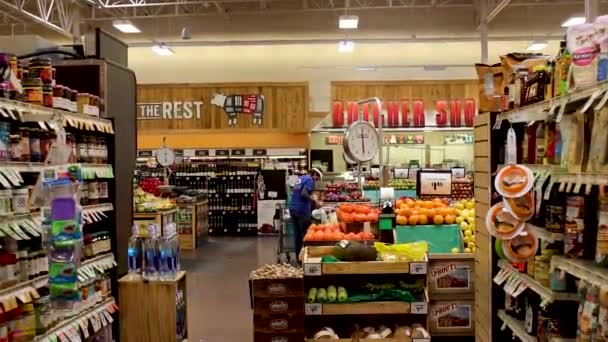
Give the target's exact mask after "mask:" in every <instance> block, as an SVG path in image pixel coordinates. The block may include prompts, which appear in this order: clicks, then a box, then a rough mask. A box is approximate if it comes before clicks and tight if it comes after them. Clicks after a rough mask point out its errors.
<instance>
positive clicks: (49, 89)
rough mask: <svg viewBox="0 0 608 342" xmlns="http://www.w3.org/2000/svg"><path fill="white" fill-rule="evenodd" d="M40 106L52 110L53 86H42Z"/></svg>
mask: <svg viewBox="0 0 608 342" xmlns="http://www.w3.org/2000/svg"><path fill="white" fill-rule="evenodd" d="M42 105H43V106H45V107H48V108H53V86H52V85H50V84H45V85H43V86H42Z"/></svg>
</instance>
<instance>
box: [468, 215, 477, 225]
mask: <svg viewBox="0 0 608 342" xmlns="http://www.w3.org/2000/svg"><path fill="white" fill-rule="evenodd" d="M467 222H469V224H475V217H471V216H469V217H467Z"/></svg>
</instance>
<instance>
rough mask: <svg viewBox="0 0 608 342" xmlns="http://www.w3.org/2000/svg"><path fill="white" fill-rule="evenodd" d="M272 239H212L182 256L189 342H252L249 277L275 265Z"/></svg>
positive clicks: (274, 248)
mask: <svg viewBox="0 0 608 342" xmlns="http://www.w3.org/2000/svg"><path fill="white" fill-rule="evenodd" d="M276 253H277V239H276V238H273V237H263V238H262V237H261V238H256V237H213V238H210V239H209V240H208V241H207V242H204V243H203V244H201V246H200V247H199V248H198V249H197V250H196V251H193V252H186V251H184V252H182V268H183V269H185V270H186V271H187V272H188V328H189V333H188V341H189V342H249V341H253V311H252V310H251V307H250V302H249V283H248V279H249V272H251V270H253V269H255V268H257V267H259V266H261V265H264V264H267V263H276V259H277V255H276Z"/></svg>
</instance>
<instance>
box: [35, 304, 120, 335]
mask: <svg viewBox="0 0 608 342" xmlns="http://www.w3.org/2000/svg"><path fill="white" fill-rule="evenodd" d="M115 305H116V303H115V301H114V298H113V297H110V298H108V299H106V300H104V301H103V302H101V303H99V304H97V305H95V306H93V307H92V308H90V309H88V310H84V311H83V312H81V313H79V314H77V315H75V316H73V317H71V318H68V319H66V320H64V321H63V322H61V323H60V324H59V325H58V326H57V327H55V328H53V329H52V330H50V331H48V332H47V333H46V334H44V335H41V336H37V337H36V338H35V339H34V341H41V342H50V341H63V339H58V335H59V334H63V335H65V336H69V335H71V333H72V332H76V333H77V334H78V336H80V330H81V329H85V328H87V327H88V326H89V322H91V325H92V326H93V330H94V331H95V332H97V331H99V329H101V326H106V325H108V324H111V323H112V321H113V319H112V317H111V316H110V315H109V314H111V313H114V312H115V311H116V310H115V308H114V306H115ZM104 312H105V313H104ZM102 315H103V318H102V317H101V316H102ZM108 317H109V318H108ZM93 321H94V322H96V323H92V322H93ZM87 335H88V332H87ZM66 340H67V339H66Z"/></svg>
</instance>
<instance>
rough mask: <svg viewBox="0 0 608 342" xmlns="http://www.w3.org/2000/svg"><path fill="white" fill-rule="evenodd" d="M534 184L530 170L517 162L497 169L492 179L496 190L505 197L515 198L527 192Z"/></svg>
mask: <svg viewBox="0 0 608 342" xmlns="http://www.w3.org/2000/svg"><path fill="white" fill-rule="evenodd" d="M533 185H534V174H533V173H532V171H531V170H530V169H529V168H527V167H525V166H523V165H518V164H510V165H507V166H505V167H503V168H502V169H500V171H498V174H497V175H496V178H495V179H494V186H495V187H496V191H498V193H499V194H500V195H501V196H503V197H507V198H517V197H521V196H523V195H525V194H526V193H528V192H529V191H530V190H531V189H532V186H533Z"/></svg>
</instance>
